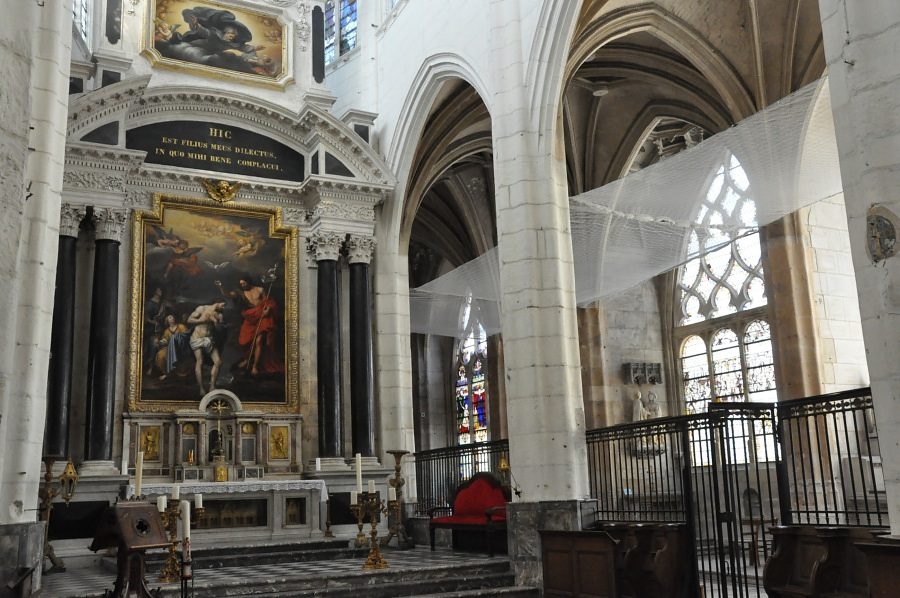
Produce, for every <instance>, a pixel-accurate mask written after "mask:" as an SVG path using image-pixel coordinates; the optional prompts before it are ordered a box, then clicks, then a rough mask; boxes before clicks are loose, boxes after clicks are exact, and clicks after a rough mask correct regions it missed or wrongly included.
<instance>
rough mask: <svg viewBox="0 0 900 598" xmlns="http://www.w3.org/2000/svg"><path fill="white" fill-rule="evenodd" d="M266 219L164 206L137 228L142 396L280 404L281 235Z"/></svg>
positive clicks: (282, 357)
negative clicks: (212, 396) (224, 397)
mask: <svg viewBox="0 0 900 598" xmlns="http://www.w3.org/2000/svg"><path fill="white" fill-rule="evenodd" d="M268 219H269V216H268V215H266V217H257V216H256V215H250V214H245V213H242V212H240V211H237V210H227V209H210V208H194V207H187V206H185V207H181V206H178V207H176V206H167V207H166V209H165V210H164V217H163V219H162V221H161V222H160V221H158V220H157V221H154V220H152V219H150V218H146V219H144V221H143V226H142V235H143V237H142V242H143V247H144V252H143V253H144V256H143V289H142V291H143V304H142V307H141V316H142V322H143V339H142V345H141V372H140V380H141V384H140V388H141V400H142V401H190V402H194V403H196V402H197V401H198V400H199V399H200V398H201V397H202V396H203V395H205V394H206V393H207V392H209V391H210V390H213V389H217V388H219V389H227V390H231V391H233V392H235V393H236V394H238V395H239V396H241V397H242V398H243V399H244V400H245V401H249V402H260V403H273V402H274V403H283V402H285V352H284V347H285V341H284V330H285V326H284V323H285V317H284V313H285V311H284V306H285V291H284V289H285V281H284V276H285V268H284V264H285V240H284V239H283V238H275V237H270V236H269V223H268Z"/></svg>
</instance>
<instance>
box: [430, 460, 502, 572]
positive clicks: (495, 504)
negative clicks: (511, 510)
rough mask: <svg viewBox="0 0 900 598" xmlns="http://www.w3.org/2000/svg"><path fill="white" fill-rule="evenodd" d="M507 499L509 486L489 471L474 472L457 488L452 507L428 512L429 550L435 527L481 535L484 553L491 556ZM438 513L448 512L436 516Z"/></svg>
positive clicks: (432, 541) (437, 508) (432, 542)
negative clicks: (485, 551) (484, 547)
mask: <svg viewBox="0 0 900 598" xmlns="http://www.w3.org/2000/svg"><path fill="white" fill-rule="evenodd" d="M509 501H510V493H509V488H507V487H504V486H503V485H502V484H501V483H500V480H498V479H497V478H496V477H494V476H493V475H491V474H490V473H484V472H481V473H476V474H475V475H474V476H472V478H471V479H469V480H467V481H466V482H463V483H462V484H460V485H459V488H457V489H456V493H455V494H454V496H453V506H452V507H435V508H433V509H431V511H429V513H428V515H429V517H430V518H431V521H430V522H429V525H428V531H429V534H430V536H431V550H434V532H435V530H436V529H449V530H452V531H454V532H456V531H462V532H469V533H481V534H483V536H484V542H485V545H486V546H487V552H488V554H489V555H490V556H494V543H493V538H492V536H493V534H494V533H496V532H499V531H503V532H505V531H506V503H508V502H509ZM441 512H445V513H448V514H447V515H444V516H442V517H435V515H437V514H439V513H441Z"/></svg>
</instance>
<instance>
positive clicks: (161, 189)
mask: <svg viewBox="0 0 900 598" xmlns="http://www.w3.org/2000/svg"><path fill="white" fill-rule="evenodd" d="M205 178H208V175H205V174H202V173H198V172H192V171H189V170H180V169H175V168H172V167H160V166H156V165H152V166H151V165H144V167H143V168H141V170H140V172H139V173H138V174H137V175H135V176H132V177H130V178H129V180H128V186H129V188H128V191H127V193H126V205H128V206H130V207H147V208H149V207H150V206H151V204H152V196H153V194H154V193H171V194H173V195H182V196H197V197H203V196H204V194H203V193H202V192H198V190H199V189H201V181H202V180H203V179H205ZM300 189H301V185H300V183H290V182H288V183H285V184H283V185H279V184H274V183H265V182H260V181H246V180H244V181H242V186H241V189H240V191H239V192H238V193H237V195H236V196H235V198H234V200H235V202H251V203H263V204H269V205H272V204H274V205H281V206H286V207H287V206H290V207H300V206H301V205H302V202H303V200H302V198H301V192H300Z"/></svg>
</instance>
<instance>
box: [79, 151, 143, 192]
mask: <svg viewBox="0 0 900 598" xmlns="http://www.w3.org/2000/svg"><path fill="white" fill-rule="evenodd" d="M145 155H146V154H145V152H141V151H135V150H126V149H121V148H116V147H108V148H107V147H103V146H98V145H93V144H80V143H70V144H67V145H66V166H65V172H64V173H63V187H64V188H69V189H77V190H81V191H91V192H94V193H116V194H124V193H125V183H126V181H127V179H128V176H129V175H130V174H132V173H134V172H137V171H138V169H139V168H140V166H141V163H142V162H143V161H144V156H145Z"/></svg>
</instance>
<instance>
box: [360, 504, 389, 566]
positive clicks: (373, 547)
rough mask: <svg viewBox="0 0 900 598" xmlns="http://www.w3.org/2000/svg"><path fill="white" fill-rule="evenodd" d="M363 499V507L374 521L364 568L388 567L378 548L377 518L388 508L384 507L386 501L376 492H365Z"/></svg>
mask: <svg viewBox="0 0 900 598" xmlns="http://www.w3.org/2000/svg"><path fill="white" fill-rule="evenodd" d="M362 500H363V503H362V504H363V508H364V509H365V512H366V513H367V514H368V515H369V518H370V520H371V522H372V531H371V533H370V536H371V539H370V540H369V555H368V556H367V557H366V562H365V563H363V569H364V570H366V571H368V570H372V569H387V568H388V563H387V561H386V560H385V559H384V556H383V555H382V554H381V550H380V549H379V548H378V519H377V518H376V517H377V516H378V515H380V514H382V513H386V512H387V509H385V508H384V501H383V500H381V499H379V498H378V494H376V493H369V492H364V493H363V495H362Z"/></svg>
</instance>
